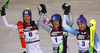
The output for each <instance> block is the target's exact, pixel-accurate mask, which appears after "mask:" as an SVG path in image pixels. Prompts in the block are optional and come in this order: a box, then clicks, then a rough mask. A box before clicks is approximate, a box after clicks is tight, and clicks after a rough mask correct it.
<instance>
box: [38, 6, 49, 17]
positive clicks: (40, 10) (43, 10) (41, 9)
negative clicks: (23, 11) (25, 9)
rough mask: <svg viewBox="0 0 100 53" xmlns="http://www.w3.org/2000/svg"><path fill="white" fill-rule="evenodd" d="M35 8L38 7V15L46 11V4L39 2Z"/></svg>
mask: <svg viewBox="0 0 100 53" xmlns="http://www.w3.org/2000/svg"><path fill="white" fill-rule="evenodd" d="M37 8H38V11H39V15H40V13H47V11H46V6H45V5H44V4H39V5H38V6H37Z"/></svg>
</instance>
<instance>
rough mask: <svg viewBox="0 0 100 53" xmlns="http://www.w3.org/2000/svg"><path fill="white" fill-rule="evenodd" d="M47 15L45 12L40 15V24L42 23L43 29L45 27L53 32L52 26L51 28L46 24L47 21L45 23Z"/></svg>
mask: <svg viewBox="0 0 100 53" xmlns="http://www.w3.org/2000/svg"><path fill="white" fill-rule="evenodd" d="M45 16H46V15H45V14H44V13H43V14H42V15H41V16H40V19H39V25H40V26H41V27H42V28H43V29H45V30H46V31H47V32H49V33H51V31H52V28H51V27H50V26H49V25H48V24H45V23H44V19H45Z"/></svg>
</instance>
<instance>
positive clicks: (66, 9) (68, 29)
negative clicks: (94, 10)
mask: <svg viewBox="0 0 100 53" xmlns="http://www.w3.org/2000/svg"><path fill="white" fill-rule="evenodd" d="M62 9H63V10H64V16H63V21H62V26H63V28H65V29H66V30H67V31H68V32H70V33H71V34H73V35H75V36H76V34H77V30H76V29H74V28H72V27H71V26H72V25H73V20H71V19H70V26H69V25H68V24H66V21H67V17H68V15H69V16H70V17H71V18H72V16H71V12H70V5H68V4H67V3H64V4H63V5H62ZM70 17H69V18H70Z"/></svg>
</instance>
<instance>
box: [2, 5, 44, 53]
mask: <svg viewBox="0 0 100 53" xmlns="http://www.w3.org/2000/svg"><path fill="white" fill-rule="evenodd" d="M5 15H6V13H5V8H4V7H3V8H2V13H1V16H2V19H3V22H4V24H5V26H6V27H8V28H10V29H17V30H18V27H17V24H9V23H8V21H7V19H6V17H5ZM22 16H23V25H24V26H23V27H24V34H25V42H26V53H44V50H43V49H42V46H41V44H40V38H39V24H38V21H32V13H31V10H30V9H29V8H26V9H25V10H24V11H23V14H22ZM24 52H25V51H24Z"/></svg>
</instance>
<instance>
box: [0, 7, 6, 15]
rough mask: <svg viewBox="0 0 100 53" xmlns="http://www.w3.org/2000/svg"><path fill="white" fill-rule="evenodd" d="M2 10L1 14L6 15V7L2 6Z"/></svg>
mask: <svg viewBox="0 0 100 53" xmlns="http://www.w3.org/2000/svg"><path fill="white" fill-rule="evenodd" d="M1 11H2V12H1V16H4V15H6V13H5V8H4V7H2V10H1Z"/></svg>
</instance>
